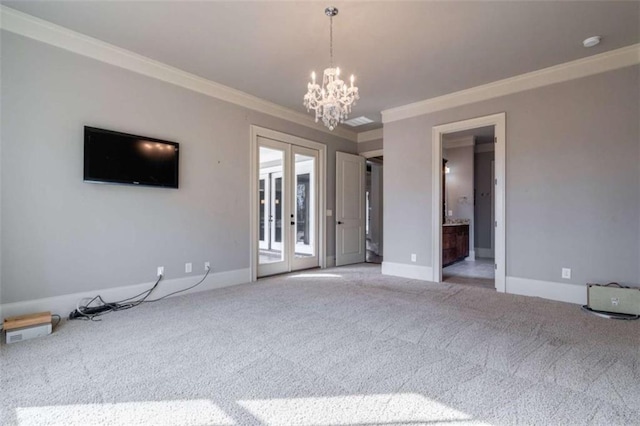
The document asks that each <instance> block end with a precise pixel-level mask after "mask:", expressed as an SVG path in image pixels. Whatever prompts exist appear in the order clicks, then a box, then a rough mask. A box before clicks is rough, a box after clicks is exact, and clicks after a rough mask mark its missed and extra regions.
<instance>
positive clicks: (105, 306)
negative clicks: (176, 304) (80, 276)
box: [56, 267, 211, 325]
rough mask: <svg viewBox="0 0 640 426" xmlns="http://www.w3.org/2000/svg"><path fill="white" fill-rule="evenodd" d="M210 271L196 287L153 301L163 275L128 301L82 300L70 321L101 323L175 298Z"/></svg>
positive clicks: (71, 315) (208, 268) (71, 313)
mask: <svg viewBox="0 0 640 426" xmlns="http://www.w3.org/2000/svg"><path fill="white" fill-rule="evenodd" d="M210 271H211V268H210V267H207V272H206V273H205V274H204V276H203V277H202V279H201V280H200V281H198V282H197V283H195V284H194V285H192V286H189V287H187V288H184V289H182V290H177V291H174V292H172V293H169V294H167V295H164V296H162V297H159V298H157V299H153V300H147V299H148V297H149V296H150V295H151V293H153V291H154V290H155V289H156V288H157V287H158V284H160V281H161V280H162V278H163V276H162V275H159V276H158V280H157V281H156V282H155V284H154V285H153V286H152V287H151V288H150V289H148V290H145V291H143V292H142V293H140V294H137V295H135V296H131V297H128V298H126V299H122V300H119V301H117V302H107V301H105V300H104V299H103V298H102V296H100V295H97V296H95V297H93V298H92V299H90V300H89V302H87V303H86V304H82V302H83V301H85V300H87V299H89V298H84V299H80V300H79V301H78V303H77V305H76V309H75V310H73V311H71V312H70V313H69V319H70V320H75V319H83V320H91V321H100V319H96V318H97V317H100V316H102V315H105V314H108V313H110V312H117V311H124V310H127V309H131V308H135V307H136V306H140V305H141V304H143V303H152V302H159V301H160V300H163V299H166V298H167V297H169V296H173V295H175V294H178V293H182V292H185V291H187V290H191V289H192V288H195V287H197V286H199V285H200V284H202V282H204V280H205V279H206V278H207V276H208V275H209V272H210ZM92 305H93V306H92ZM56 325H57V324H56Z"/></svg>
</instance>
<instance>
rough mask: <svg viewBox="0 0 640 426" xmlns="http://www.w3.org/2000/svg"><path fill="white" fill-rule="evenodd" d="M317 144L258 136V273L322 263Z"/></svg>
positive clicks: (281, 270) (292, 269) (278, 271)
mask: <svg viewBox="0 0 640 426" xmlns="http://www.w3.org/2000/svg"><path fill="white" fill-rule="evenodd" d="M318 160H319V153H318V151H317V150H313V149H309V148H303V147H299V146H295V145H292V144H287V143H283V142H279V141H274V140H271V139H266V138H261V137H259V138H258V167H259V170H258V173H257V176H258V191H259V194H258V203H259V205H258V216H259V217H258V218H257V220H258V276H267V275H274V274H281V273H285V272H290V271H295V270H299V269H307V268H314V267H317V266H319V264H320V256H319V253H318V247H319V239H318V232H319V220H318V217H319V203H318V197H319V189H318Z"/></svg>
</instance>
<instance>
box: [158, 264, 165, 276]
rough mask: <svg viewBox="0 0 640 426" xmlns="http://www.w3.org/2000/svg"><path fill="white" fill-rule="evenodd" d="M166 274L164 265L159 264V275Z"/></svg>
mask: <svg viewBox="0 0 640 426" xmlns="http://www.w3.org/2000/svg"><path fill="white" fill-rule="evenodd" d="M160 275H164V266H158V276H160Z"/></svg>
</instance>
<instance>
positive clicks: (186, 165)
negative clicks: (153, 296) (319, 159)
mask: <svg viewBox="0 0 640 426" xmlns="http://www.w3.org/2000/svg"><path fill="white" fill-rule="evenodd" d="M1 35H2V39H1V42H2V46H1V47H2V69H1V72H2V101H1V102H2V104H1V108H2V122H1V124H2V133H1V137H2V158H1V185H2V186H1V202H2V217H1V227H2V230H3V234H2V245H1V255H2V269H1V287H2V289H1V291H2V303H10V302H17V301H23V300H29V299H36V298H44V297H50V296H56V295H62V294H69V293H74V292H80V291H88V290H97V289H103V288H110V287H117V286H124V285H131V284H138V283H143V282H149V281H152V280H153V279H155V272H156V266H159V265H163V266H164V267H165V273H166V277H167V278H175V277H183V276H184V273H183V271H184V263H185V262H188V261H190V262H193V265H194V274H195V273H197V274H199V273H200V271H202V270H203V266H202V265H203V262H204V261H210V262H211V265H212V267H213V271H214V272H221V271H230V270H236V269H241V268H248V267H249V255H250V249H249V244H250V240H249V238H250V237H249V223H250V217H249V216H250V214H249V197H250V190H249V189H250V182H249V175H250V164H249V163H250V127H249V126H250V125H251V124H255V125H259V126H263V127H267V128H271V129H275V130H278V131H282V132H285V133H289V134H294V135H297V136H300V137H303V138H307V139H310V140H314V141H317V142H322V143H325V144H327V146H328V152H327V160H328V167H327V175H328V182H327V208H328V209H332V210H335V206H334V204H335V152H336V150H340V151H345V152H351V153H354V152H356V150H357V147H356V144H355V143H353V142H349V141H346V140H343V139H340V138H337V137H333V136H331V135H329V134H327V133H324V132H320V131H316V130H313V129H309V128H307V127H304V126H300V125H296V124H293V123H290V122H287V121H284V120H281V119H277V118H274V117H271V116H268V115H265V114H261V113H257V112H254V111H251V110H248V109H245V108H242V107H239V106H236V105H232V104H229V103H226V102H222V101H219V100H216V99H213V98H210V97H207V96H204V95H202V94H199V93H195V92H191V91H188V90H186V89H183V88H179V87H176V86H172V85H170V84H167V83H164V82H161V81H158V80H155V79H152V78H148V77H144V76H141V75H138V74H135V73H132V72H129V71H126V70H123V69H120V68H117V67H114V66H110V65H107V64H104V63H101V62H98V61H94V60H91V59H88V58H85V57H82V56H79V55H76V54H73V53H70V52H67V51H64V50H61V49H58V48H54V47H51V46H49V45H46V44H42V43H39V42H35V41H33V40H30V39H27V38H23V37H21V36H17V35H14V34H12V33H8V32H2V34H1ZM84 125H91V126H96V127H102V128H107V129H113V130H118V131H123V132H128V133H134V134H141V135H146V136H150V137H157V138H161V139H168V140H174V141H177V142H180V144H181V153H180V155H181V158H180V189H178V190H175V189H159V188H142V187H129V186H112V185H96V184H87V183H84V182H83V181H82V173H83V160H82V159H83V126H84ZM329 219H331V218H329ZM326 235H327V252H328V254H329V255H333V253H334V246H335V239H334V235H335V228H334V223H333V220H327V231H326Z"/></svg>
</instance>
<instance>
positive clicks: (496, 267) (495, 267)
mask: <svg viewBox="0 0 640 426" xmlns="http://www.w3.org/2000/svg"><path fill="white" fill-rule="evenodd" d="M493 269H495V270H496V271H497V270H498V264H497V263H494V264H493Z"/></svg>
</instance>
